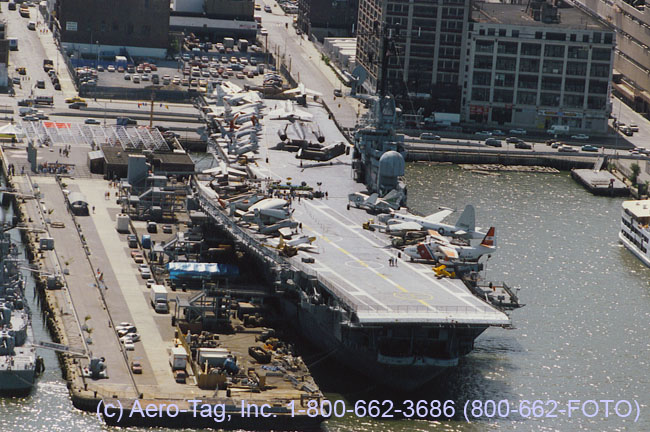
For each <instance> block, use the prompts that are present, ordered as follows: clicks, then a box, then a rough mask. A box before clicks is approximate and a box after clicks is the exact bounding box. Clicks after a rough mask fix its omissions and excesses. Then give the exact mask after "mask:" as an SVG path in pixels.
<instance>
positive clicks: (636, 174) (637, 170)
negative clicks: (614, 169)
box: [630, 162, 641, 184]
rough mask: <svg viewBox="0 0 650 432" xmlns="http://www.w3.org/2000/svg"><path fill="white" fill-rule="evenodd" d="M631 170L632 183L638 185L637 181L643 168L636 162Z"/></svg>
mask: <svg viewBox="0 0 650 432" xmlns="http://www.w3.org/2000/svg"><path fill="white" fill-rule="evenodd" d="M630 169H631V170H632V177H631V178H630V180H631V181H632V183H633V184H636V180H637V178H638V177H639V173H641V167H640V166H639V164H638V163H636V162H634V163H633V164H632V165H631V166H630Z"/></svg>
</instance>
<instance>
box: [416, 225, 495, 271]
mask: <svg viewBox="0 0 650 432" xmlns="http://www.w3.org/2000/svg"><path fill="white" fill-rule="evenodd" d="M429 234H430V238H429V239H428V240H427V241H425V242H422V243H418V244H417V245H415V246H409V247H407V248H405V249H404V253H405V254H406V255H408V256H409V257H411V260H424V261H437V262H441V263H444V264H455V263H459V262H464V261H478V259H479V258H481V257H482V256H483V255H485V254H488V253H494V252H495V251H496V248H497V237H496V230H495V228H494V227H491V228H490V229H489V230H488V232H487V234H486V235H485V237H484V238H483V241H481V244H479V245H478V246H461V245H456V244H453V243H452V242H451V241H449V239H448V238H446V237H443V236H441V235H440V234H439V233H438V232H436V231H432V230H431V231H429Z"/></svg>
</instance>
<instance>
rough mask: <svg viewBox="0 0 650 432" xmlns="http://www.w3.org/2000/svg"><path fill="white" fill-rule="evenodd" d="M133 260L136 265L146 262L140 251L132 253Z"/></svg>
mask: <svg viewBox="0 0 650 432" xmlns="http://www.w3.org/2000/svg"><path fill="white" fill-rule="evenodd" d="M131 258H133V261H135V263H136V264H142V263H143V262H144V256H143V255H142V252H140V251H138V250H134V251H131Z"/></svg>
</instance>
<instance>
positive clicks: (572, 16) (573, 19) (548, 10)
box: [472, 0, 607, 30]
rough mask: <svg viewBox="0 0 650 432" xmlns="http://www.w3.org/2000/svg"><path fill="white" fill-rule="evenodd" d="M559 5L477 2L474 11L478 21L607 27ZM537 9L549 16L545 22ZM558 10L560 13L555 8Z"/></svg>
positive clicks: (604, 28)
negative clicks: (537, 18) (538, 17)
mask: <svg viewBox="0 0 650 432" xmlns="http://www.w3.org/2000/svg"><path fill="white" fill-rule="evenodd" d="M556 4H557V5H558V6H557V8H555V7H554V6H553V5H552V4H551V2H550V1H548V2H544V1H536V0H531V1H530V2H525V3H524V4H504V3H491V2H476V3H474V6H475V9H474V10H473V11H472V19H473V20H474V21H475V22H483V23H493V24H508V25H519V26H533V27H547V28H572V29H580V30H607V27H605V26H604V25H603V24H601V23H600V22H599V21H598V20H596V19H594V18H592V17H591V16H590V15H587V14H586V13H584V12H582V11H581V10H580V9H577V8H574V7H572V6H570V5H569V4H567V3H564V2H562V1H561V0H559V1H558V2H557V3H556ZM533 9H535V12H536V14H537V15H538V16H543V17H545V18H547V19H546V20H544V21H542V20H541V19H540V20H535V19H534V18H533V15H534V13H533ZM555 10H556V11H557V14H555V13H554V11H555Z"/></svg>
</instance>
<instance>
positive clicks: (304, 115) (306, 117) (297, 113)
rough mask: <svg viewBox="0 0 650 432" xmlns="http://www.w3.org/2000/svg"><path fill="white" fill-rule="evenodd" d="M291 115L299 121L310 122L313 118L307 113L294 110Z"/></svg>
mask: <svg viewBox="0 0 650 432" xmlns="http://www.w3.org/2000/svg"><path fill="white" fill-rule="evenodd" d="M293 115H294V117H298V118H299V119H301V120H311V118H312V117H314V116H313V115H312V114H310V113H308V112H307V111H303V110H299V109H295V108H294V110H293Z"/></svg>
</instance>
